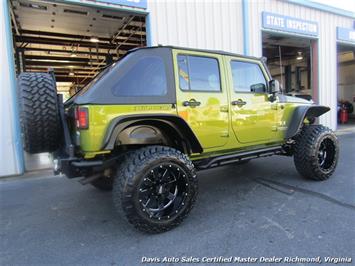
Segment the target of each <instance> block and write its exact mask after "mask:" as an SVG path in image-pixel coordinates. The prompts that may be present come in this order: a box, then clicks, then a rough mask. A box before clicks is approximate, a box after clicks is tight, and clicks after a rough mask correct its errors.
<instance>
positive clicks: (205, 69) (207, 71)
mask: <svg viewBox="0 0 355 266" xmlns="http://www.w3.org/2000/svg"><path fill="white" fill-rule="evenodd" d="M178 65H179V86H180V89H181V90H191V91H221V83H220V75H219V67H218V60H217V59H214V58H209V57H202V56H187V55H179V56H178Z"/></svg>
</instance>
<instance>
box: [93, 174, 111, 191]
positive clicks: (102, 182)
mask: <svg viewBox="0 0 355 266" xmlns="http://www.w3.org/2000/svg"><path fill="white" fill-rule="evenodd" d="M91 185H93V186H94V187H96V188H97V189H100V190H103V191H111V190H112V187H113V178H112V177H106V176H103V177H100V178H98V179H96V180H94V181H92V182H91Z"/></svg>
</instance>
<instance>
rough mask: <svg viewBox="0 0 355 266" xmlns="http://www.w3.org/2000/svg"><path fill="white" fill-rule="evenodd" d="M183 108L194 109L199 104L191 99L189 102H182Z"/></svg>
mask: <svg viewBox="0 0 355 266" xmlns="http://www.w3.org/2000/svg"><path fill="white" fill-rule="evenodd" d="M182 105H183V106H190V107H196V106H200V105H201V102H198V101H196V100H195V99H191V100H189V101H184V102H183V103H182Z"/></svg>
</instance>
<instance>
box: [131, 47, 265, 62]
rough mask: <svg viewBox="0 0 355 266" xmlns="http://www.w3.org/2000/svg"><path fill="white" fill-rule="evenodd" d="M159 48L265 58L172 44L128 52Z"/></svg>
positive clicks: (258, 58)
mask: <svg viewBox="0 0 355 266" xmlns="http://www.w3.org/2000/svg"><path fill="white" fill-rule="evenodd" d="M159 48H170V49H179V50H186V51H193V52H203V53H211V54H220V55H229V56H237V57H242V58H249V59H254V60H259V61H260V60H263V58H265V57H256V56H250V55H242V54H236V53H231V52H225V51H221V50H210V49H199V48H189V47H181V46H173V45H158V46H147V47H137V48H133V49H131V50H129V51H128V53H132V52H134V51H137V50H142V49H159Z"/></svg>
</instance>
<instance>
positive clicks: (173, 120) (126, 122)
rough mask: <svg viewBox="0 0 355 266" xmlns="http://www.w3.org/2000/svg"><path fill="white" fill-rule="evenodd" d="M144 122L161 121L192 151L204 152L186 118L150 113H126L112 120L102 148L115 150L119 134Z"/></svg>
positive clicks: (145, 123) (146, 123)
mask: <svg viewBox="0 0 355 266" xmlns="http://www.w3.org/2000/svg"><path fill="white" fill-rule="evenodd" d="M140 122H142V124H143V125H149V124H150V123H151V122H154V123H161V124H162V125H164V126H168V127H170V128H172V129H173V130H174V131H175V133H176V134H177V135H178V136H179V137H180V138H181V139H183V140H185V141H186V142H187V144H188V149H189V151H190V152H191V153H202V151H203V149H202V146H201V144H200V142H199V140H198V139H197V137H196V135H195V134H194V133H193V131H192V129H191V128H190V126H189V125H188V124H187V123H186V121H185V120H184V119H182V118H181V117H179V116H177V115H171V114H149V115H125V116H119V117H116V118H114V119H112V120H111V122H110V124H109V126H108V128H107V130H106V134H105V137H104V140H103V143H102V149H104V150H113V148H114V146H115V143H116V139H117V137H118V136H119V134H120V133H121V132H122V131H124V130H125V129H127V128H129V127H130V126H133V125H137V124H139V123H140Z"/></svg>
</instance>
